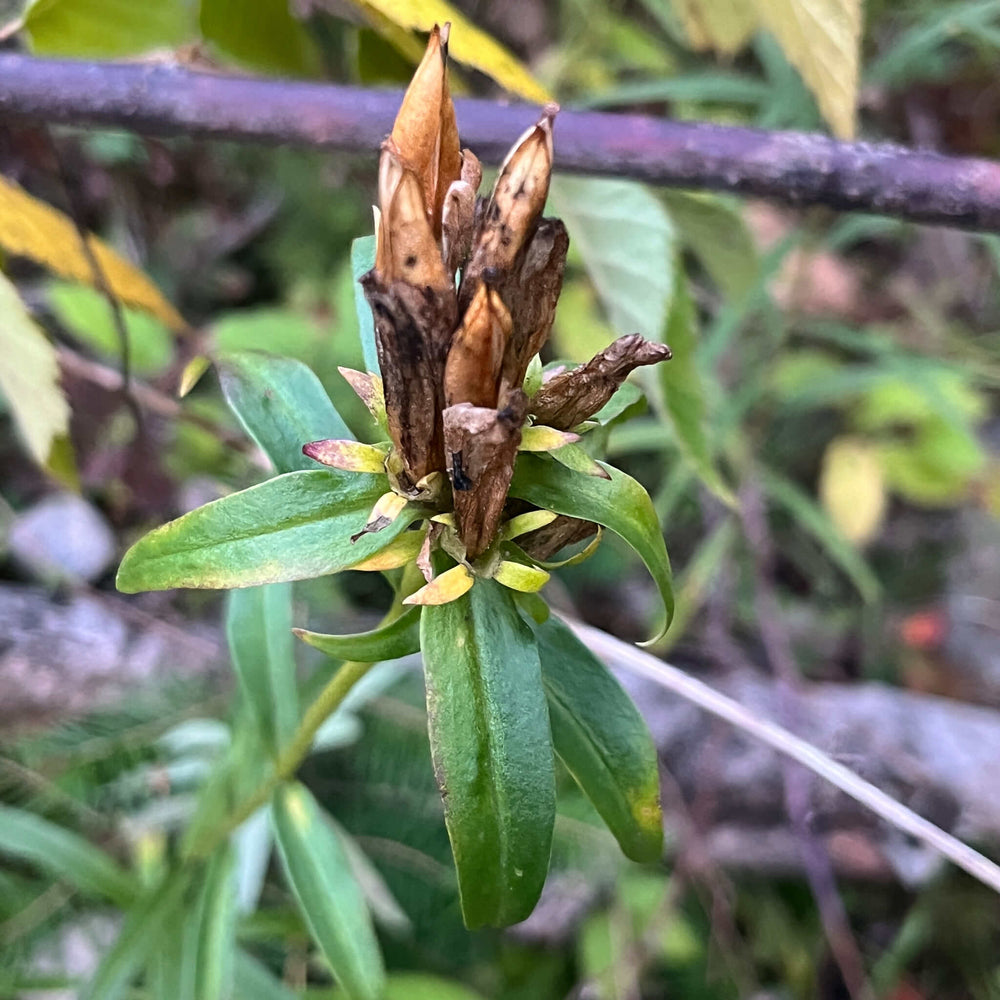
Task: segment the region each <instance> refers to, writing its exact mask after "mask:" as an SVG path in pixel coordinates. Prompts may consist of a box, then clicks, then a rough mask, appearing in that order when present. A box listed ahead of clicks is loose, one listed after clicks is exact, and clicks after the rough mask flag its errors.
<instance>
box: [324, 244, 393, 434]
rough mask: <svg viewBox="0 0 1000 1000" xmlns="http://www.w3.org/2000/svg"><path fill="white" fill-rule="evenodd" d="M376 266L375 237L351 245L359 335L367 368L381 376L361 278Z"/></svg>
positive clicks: (373, 324)
mask: <svg viewBox="0 0 1000 1000" xmlns="http://www.w3.org/2000/svg"><path fill="white" fill-rule="evenodd" d="M374 266H375V237H374V236H361V237H359V238H358V239H356V240H354V242H353V243H351V277H352V278H353V279H354V308H355V309H356V310H357V313H358V335H359V336H360V337H361V349H362V351H363V352H364V356H365V367H366V368H367V369H368V371H370V372H371V373H372V374H373V375H379V374H381V371H382V369H381V368H379V366H378V349H377V348H376V347H375V317H374V316H373V315H372V307H371V306H370V305H368V300H367V299H366V298H365V293H364V291H363V290H362V288H361V278H362V277H363V276H364V275H366V274H367V273H368V272H369V271H370V270H371V269H372V268H373V267H374ZM331 437H332V435H331Z"/></svg>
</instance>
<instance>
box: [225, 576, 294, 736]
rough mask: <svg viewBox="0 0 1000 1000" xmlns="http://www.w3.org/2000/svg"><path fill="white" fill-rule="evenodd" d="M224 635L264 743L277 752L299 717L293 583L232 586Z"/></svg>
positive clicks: (241, 686)
mask: <svg viewBox="0 0 1000 1000" xmlns="http://www.w3.org/2000/svg"><path fill="white" fill-rule="evenodd" d="M226 637H227V639H228V641H229V654H230V656H231V658H232V661H233V666H234V668H235V669H236V675H237V677H238V678H239V681H240V688H241V689H242V691H243V694H244V697H245V698H246V700H247V703H248V704H249V705H250V710H251V711H252V712H253V715H254V717H255V719H256V720H257V725H258V726H259V727H260V731H261V736H262V737H263V740H264V743H265V744H266V745H267V746H268V748H269V749H270V750H271V753H272V754H277V753H278V751H279V750H280V748H281V747H283V746H284V744H285V742H286V741H287V740H288V739H290V738H291V735H292V733H293V732H294V731H295V727H296V725H297V724H298V720H299V704H298V690H297V688H296V685H295V639H294V637H293V635H292V585H291V584H290V583H272V584H270V585H268V586H265V587H245V588H243V589H238V590H233V591H231V592H230V594H229V597H228V601H227V605H226Z"/></svg>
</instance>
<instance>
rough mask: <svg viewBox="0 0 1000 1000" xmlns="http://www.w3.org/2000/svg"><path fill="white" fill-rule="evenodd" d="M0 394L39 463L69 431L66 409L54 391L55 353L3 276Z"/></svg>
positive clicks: (56, 377)
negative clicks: (57, 439)
mask: <svg viewBox="0 0 1000 1000" xmlns="http://www.w3.org/2000/svg"><path fill="white" fill-rule="evenodd" d="M0 392H2V393H3V396H4V398H5V399H6V400H7V405H8V406H9V407H10V410H11V413H12V414H13V416H14V420H15V421H16V423H17V426H18V428H19V430H20V431H21V434H22V435H23V436H24V441H25V444H26V445H27V446H28V451H30V452H31V454H32V457H33V458H34V459H35V460H36V461H37V462H38V463H39V464H42V465H44V464H45V462H46V460H47V459H48V457H49V451H50V450H51V448H52V442H53V440H54V439H55V438H56V437H58V436H60V435H64V434H66V432H67V430H68V428H69V406H68V404H67V403H66V399H65V398H64V396H63V394H62V390H61V389H60V388H59V363H58V362H57V360H56V352H55V349H54V348H53V347H52V345H51V344H50V343H49V341H48V338H47V337H46V336H45V334H44V333H43V332H42V331H41V329H39V327H38V326H36V324H35V323H34V321H33V320H32V319H31V317H30V316H29V315H28V311H27V309H25V307H24V303H23V302H22V301H21V299H20V297H19V296H18V294H17V289H16V288H14V286H13V285H12V284H11V283H10V281H8V280H7V278H5V277H4V276H3V275H2V274H0Z"/></svg>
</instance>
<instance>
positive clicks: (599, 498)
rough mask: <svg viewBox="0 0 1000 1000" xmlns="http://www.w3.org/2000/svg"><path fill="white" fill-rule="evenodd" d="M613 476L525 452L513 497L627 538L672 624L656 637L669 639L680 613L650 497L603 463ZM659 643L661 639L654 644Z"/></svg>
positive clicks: (602, 466)
mask: <svg viewBox="0 0 1000 1000" xmlns="http://www.w3.org/2000/svg"><path fill="white" fill-rule="evenodd" d="M597 465H599V466H600V468H602V469H603V470H604V471H605V472H606V473H607V475H608V478H607V479H604V478H602V477H601V476H588V475H586V474H585V473H580V472H573V471H572V470H570V469H567V468H566V467H565V466H562V465H559V464H558V463H556V462H553V461H552V460H551V459H549V458H543V457H542V456H540V455H532V454H530V453H523V454H521V455H520V456H519V457H518V460H517V468H516V469H515V470H514V478H513V480H512V481H511V484H510V495H511V496H514V497H517V498H518V499H520V500H527V501H528V502H529V503H533V504H534V505H535V506H536V507H543V508H545V509H547V510H554V511H555V512H556V513H558V514H566V515H568V516H570V517H578V518H581V519H582V520H584V521H593V522H594V523H596V524H602V525H604V527H605V528H609V529H610V530H611V531H613V532H614V533H615V534H616V535H619V536H620V537H621V538H623V539H624V540H625V541H626V542H628V544H629V545H631V546H632V548H633V549H635V551H636V552H637V553H638V555H639V557H640V558H641V559H642V561H643V562H644V563H645V565H646V568H647V569H648V570H649V572H650V574H651V576H652V577H653V580H654V581H655V582H656V586H657V588H658V589H659V591H660V597H662V598H663V604H664V608H665V610H666V620H665V622H664V624H663V626H662V628H660V629H658V630H657V635H656V637H655V638H659V636H661V635H663V633H664V632H666V630H667V628H668V627H669V625H670V619H671V617H672V616H673V613H674V596H673V587H672V583H671V574H670V560H669V559H668V557H667V548H666V545H665V544H664V542H663V534H662V532H661V531H660V525H659V523H658V521H657V519H656V511H655V510H654V509H653V502H652V500H650V498H649V494H648V493H647V492H646V491H645V490H644V489H643V488H642V486H641V485H640V484H639V483H637V482H636V481H635V480H634V479H633V478H632V477H631V476H627V475H625V473H624V472H621V471H619V470H618V469H615V468H613V467H612V466H610V465H606V464H605V463H604V462H598V463H597ZM650 641H655V640H650Z"/></svg>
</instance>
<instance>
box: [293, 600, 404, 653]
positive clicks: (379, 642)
mask: <svg viewBox="0 0 1000 1000" xmlns="http://www.w3.org/2000/svg"><path fill="white" fill-rule="evenodd" d="M294 632H295V635H297V636H298V637H299V638H300V639H301V640H302V641H303V642H306V643H308V644H309V645H310V646H314V647H315V648H316V649H318V650H320V652H322V653H326V655H327V656H330V657H333V659H335V660H358V661H359V662H361V663H377V662H378V661H380V660H394V659H397V658H398V657H400V656H408V655H409V654H410V653H415V652H416V651H417V650H418V649H420V608H419V607H417V608H409V609H408V610H406V611H405V612H404V613H403V614H401V615H400V616H399V617H398V618H396V619H394V620H393V621H391V622H389V623H388V624H386V625H382V626H380V627H379V628H376V629H372V630H371V631H370V632H356V633H354V634H353V635H324V634H322V633H320V632H308V631H306V629H302V628H297V629H295V630H294Z"/></svg>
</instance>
